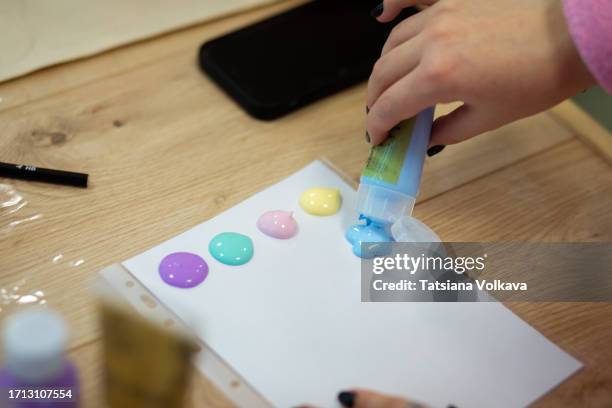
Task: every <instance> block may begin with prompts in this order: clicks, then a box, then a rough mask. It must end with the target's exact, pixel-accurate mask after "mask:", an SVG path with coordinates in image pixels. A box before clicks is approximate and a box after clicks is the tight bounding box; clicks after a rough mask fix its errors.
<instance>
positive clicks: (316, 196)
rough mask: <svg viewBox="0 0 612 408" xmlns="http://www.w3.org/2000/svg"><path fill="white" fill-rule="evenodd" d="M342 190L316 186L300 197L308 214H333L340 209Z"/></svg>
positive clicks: (301, 203)
mask: <svg viewBox="0 0 612 408" xmlns="http://www.w3.org/2000/svg"><path fill="white" fill-rule="evenodd" d="M341 201H342V198H341V197H340V190H339V189H337V188H324V187H314V188H310V189H308V190H306V191H304V193H302V196H301V197H300V205H301V206H302V208H303V209H304V211H306V212H307V213H308V214H312V215H332V214H335V213H337V212H338V210H339V209H340V203H341Z"/></svg>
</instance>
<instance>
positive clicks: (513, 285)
mask: <svg viewBox="0 0 612 408" xmlns="http://www.w3.org/2000/svg"><path fill="white" fill-rule="evenodd" d="M474 286H476V288H477V289H478V290H486V291H501V290H506V291H513V290H516V291H526V290H527V283H525V282H504V281H501V280H498V279H495V280H493V281H486V280H478V279H476V280H475V281H474V282H453V281H451V280H446V281H435V282H431V281H428V280H425V279H422V280H419V281H418V282H416V281H410V280H407V279H402V280H400V281H397V282H384V281H382V280H381V279H377V280H375V281H374V282H372V287H373V288H374V290H377V291H386V290H408V291H415V290H422V291H471V290H474Z"/></svg>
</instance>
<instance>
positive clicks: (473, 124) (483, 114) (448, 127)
mask: <svg viewBox="0 0 612 408" xmlns="http://www.w3.org/2000/svg"><path fill="white" fill-rule="evenodd" d="M497 126H499V119H498V118H497V116H496V115H494V114H492V113H491V112H487V111H484V110H483V109H478V108H474V107H472V106H469V105H462V106H460V107H459V108H457V109H455V110H454V111H452V112H451V113H449V114H448V115H444V116H441V117H439V118H438V119H436V120H435V121H434V123H433V128H432V130H431V140H430V142H429V145H430V146H436V145H442V146H446V145H450V144H455V143H459V142H462V141H464V140H467V139H469V138H471V137H474V136H476V135H479V134H480V133H483V132H486V131H487V130H491V129H494V128H496V127H497Z"/></svg>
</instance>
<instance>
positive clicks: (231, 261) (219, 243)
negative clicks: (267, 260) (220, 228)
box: [208, 232, 253, 265]
mask: <svg viewBox="0 0 612 408" xmlns="http://www.w3.org/2000/svg"><path fill="white" fill-rule="evenodd" d="M208 251H209V252H210V254H211V255H212V256H213V258H215V259H216V260H217V261H219V262H221V263H224V264H226V265H244V264H245V263H247V262H249V261H250V260H251V258H252V257H253V241H252V240H251V238H249V237H247V236H246V235H242V234H238V233H237V232H222V233H221V234H219V235H217V236H215V237H214V238H213V239H212V240H211V241H210V244H208Z"/></svg>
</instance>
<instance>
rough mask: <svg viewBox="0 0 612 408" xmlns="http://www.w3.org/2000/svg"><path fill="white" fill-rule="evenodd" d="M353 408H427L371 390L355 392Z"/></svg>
mask: <svg viewBox="0 0 612 408" xmlns="http://www.w3.org/2000/svg"><path fill="white" fill-rule="evenodd" d="M355 394H356V398H355V403H354V405H353V408H425V407H424V406H422V405H419V404H416V403H411V402H409V401H406V400H405V399H403V398H398V397H393V396H388V395H384V394H379V393H377V392H373V391H369V390H355Z"/></svg>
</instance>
